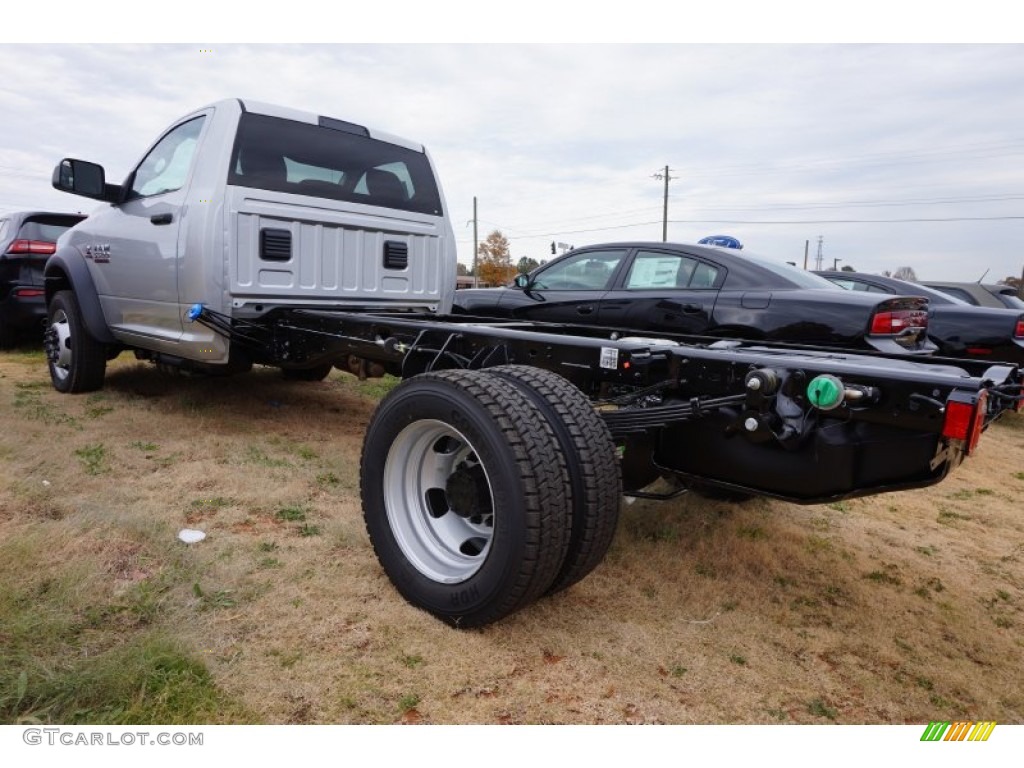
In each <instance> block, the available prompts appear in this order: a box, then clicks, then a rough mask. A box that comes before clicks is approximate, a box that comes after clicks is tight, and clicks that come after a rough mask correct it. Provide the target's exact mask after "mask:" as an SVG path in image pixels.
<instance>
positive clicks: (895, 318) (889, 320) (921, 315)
mask: <svg viewBox="0 0 1024 768" xmlns="http://www.w3.org/2000/svg"><path fill="white" fill-rule="evenodd" d="M927 327H928V313H927V312H923V311H921V310H918V309H897V310H894V311H891V312H875V314H874V315H872V317H871V333H872V334H873V335H880V334H889V335H892V334H896V335H899V334H900V333H903V332H904V331H905V330H907V329H908V328H927Z"/></svg>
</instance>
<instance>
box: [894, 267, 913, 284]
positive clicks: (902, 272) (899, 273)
mask: <svg viewBox="0 0 1024 768" xmlns="http://www.w3.org/2000/svg"><path fill="white" fill-rule="evenodd" d="M892 276H893V277H895V278H896V279H897V280H906V281H907V282H909V283H916V282H917V273H916V272H915V271H914V268H913V267H900V268H899V269H897V270H896V271H895V272H893V273H892Z"/></svg>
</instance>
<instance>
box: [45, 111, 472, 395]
mask: <svg viewBox="0 0 1024 768" xmlns="http://www.w3.org/2000/svg"><path fill="white" fill-rule="evenodd" d="M53 185H54V186H55V187H56V188H57V189H60V190H63V191H66V192H71V193H73V194H78V195H84V196H86V197H91V198H94V199H98V200H102V201H103V202H104V203H105V204H104V205H103V206H101V207H100V208H99V209H98V210H97V211H95V212H94V213H92V214H91V215H90V216H89V218H88V219H87V220H86V221H84V222H83V223H82V224H81V225H80V226H77V227H75V228H74V229H72V230H70V231H69V232H68V233H67V234H66V235H65V236H64V237H63V238H61V240H60V242H59V244H58V249H57V252H56V253H55V254H54V256H52V257H51V258H50V260H49V262H48V264H47V267H46V272H45V277H46V292H47V300H48V304H50V305H51V309H53V301H54V299H55V298H56V297H57V296H58V295H60V296H61V300H60V301H59V302H58V306H57V307H56V308H55V309H56V313H55V314H54V313H53V312H51V332H50V334H49V339H48V355H49V357H50V360H51V372H52V373H54V375H55V381H54V383H55V385H57V386H58V388H62V387H61V386H60V384H61V381H59V380H58V379H60V377H61V376H64V377H65V378H69V377H70V378H73V377H74V376H75V375H77V374H78V373H80V372H79V371H78V370H76V369H75V368H76V365H77V366H78V367H81V365H85V366H86V367H87V368H89V369H90V370H87V371H85V372H84V375H85V376H86V378H90V377H91V378H92V379H95V378H96V374H95V372H94V370H93V369H95V368H96V365H95V364H92V363H91V362H90V359H91V357H95V356H96V355H91V356H90V355H88V354H86V353H87V352H88V344H89V342H91V341H96V342H98V343H99V344H100V345H102V346H103V349H104V350H106V354H110V351H111V350H119V349H125V348H127V349H135V350H137V351H140V350H141V351H149V352H151V353H155V354H162V355H165V356H168V357H173V358H177V359H183V360H188V361H195V362H197V363H199V364H201V365H208V366H216V365H226V364H227V363H228V361H229V355H230V349H229V347H230V342H229V341H228V339H227V338H226V337H224V336H223V335H219V334H216V333H214V332H213V331H211V330H210V329H209V328H207V327H204V326H202V325H200V324H193V323H189V322H188V318H187V315H188V311H189V308H190V307H192V306H193V305H195V304H198V303H201V304H202V305H204V306H205V307H207V308H208V309H209V310H210V311H212V312H217V313H221V314H223V315H225V316H228V317H230V318H233V319H240V318H256V317H260V316H262V315H265V314H266V313H268V312H271V311H273V310H275V309H278V308H282V307H290V308H296V307H301V308H310V309H326V308H334V309H336V308H346V309H375V310H382V309H387V310H402V309H417V310H421V311H422V310H429V311H434V312H439V313H442V314H447V313H448V312H449V311H450V308H451V303H452V295H453V292H454V288H455V286H454V279H453V278H451V277H450V276H452V275H454V274H455V272H456V253H455V243H454V239H453V233H452V227H451V222H450V220H449V217H448V216H447V215H446V210H445V202H444V198H443V196H442V192H441V188H440V185H439V184H438V182H437V176H436V174H435V172H434V168H433V164H432V162H431V159H430V157H429V155H428V154H427V152H426V150H425V149H424V148H423V146H422V145H420V144H417V143H415V142H411V141H407V140H405V139H401V138H398V137H396V136H392V135H390V134H386V133H382V132H380V131H376V130H372V129H370V128H367V127H365V126H362V125H357V124H354V123H350V122H345V121H342V120H337V119H334V118H329V117H323V116H320V115H316V114H311V113H306V112H299V111H295V110H291V109H285V108H281V107H275V106H270V105H267V104H260V103H255V102H250V101H242V100H239V99H226V100H223V101H219V102H216V103H214V104H211V105H209V106H207V107H204V108H202V109H199V110H196V111H195V112H192V113H190V114H188V115H185V116H184V117H182V118H180V119H179V120H177V121H175V122H174V123H173V124H171V125H170V126H169V127H168V128H167V130H166V131H164V132H163V134H162V135H161V136H160V137H159V138H158V139H157V140H156V141H155V142H154V143H153V145H152V146H151V147H150V148H149V149H148V150H147V151H146V152H145V153H144V154H143V156H142V159H141V160H140V161H139V162H138V163H137V164H136V166H135V167H134V169H133V170H132V171H131V173H130V174H129V175H128V177H127V178H126V179H125V180H124V182H123V183H122V184H120V185H114V184H109V183H107V181H106V177H105V173H104V170H103V168H102V167H101V166H99V165H97V164H95V163H90V162H85V161H82V160H75V159H65V160H62V161H61V162H60V164H59V165H58V166H57V167H56V169H55V170H54V174H53ZM78 320H80V321H81V325H82V326H83V328H82V329H81V330H79V329H78V328H76V327H75V324H76V322H77V321H78ZM82 331H84V332H85V333H86V334H88V337H91V338H85V339H83V340H82V343H81V344H79V345H78V346H79V348H80V349H81V350H83V355H82V356H81V357H83V358H84V359H80V360H77V361H76V360H75V359H74V358H75V355H74V351H73V349H72V348H73V347H74V346H75V345H74V344H73V343H72V342H71V341H70V339H71V338H72V337H73V336H75V335H79V334H80V333H81V332H82ZM54 365H55V366H56V371H53V367H54ZM102 375H103V373H102V371H100V373H99V378H100V380H102ZM70 383H71V382H69V384H70ZM86 388H95V387H86ZM69 391H70V390H69ZM74 391H82V387H74Z"/></svg>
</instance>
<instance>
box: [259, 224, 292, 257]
mask: <svg viewBox="0 0 1024 768" xmlns="http://www.w3.org/2000/svg"><path fill="white" fill-rule="evenodd" d="M291 257H292V233H291V232H290V231H288V230H287V229H261V230H260V258H261V259H263V260H264V261H288V260H289V259H291Z"/></svg>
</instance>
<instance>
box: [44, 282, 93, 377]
mask: <svg viewBox="0 0 1024 768" xmlns="http://www.w3.org/2000/svg"><path fill="white" fill-rule="evenodd" d="M43 348H44V350H45V351H46V360H47V364H48V365H49V368H50V381H51V382H52V383H53V388H54V389H56V390H57V391H58V392H66V393H72V392H92V391H94V390H97V389H99V388H100V387H102V386H103V376H104V374H105V373H106V370H107V349H106V347H105V346H104V345H103V344H101V343H100V342H98V341H97V340H96V339H95V338H93V336H92V334H90V333H89V331H88V329H87V328H86V327H85V321H84V320H83V319H82V312H81V310H80V309H79V308H78V300H77V299H76V298H75V294H74V292H73V291H70V290H64V291H57V293H55V294H54V296H53V298H52V299H51V300H50V307H49V325H48V326H47V328H46V333H45V335H44V339H43Z"/></svg>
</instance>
